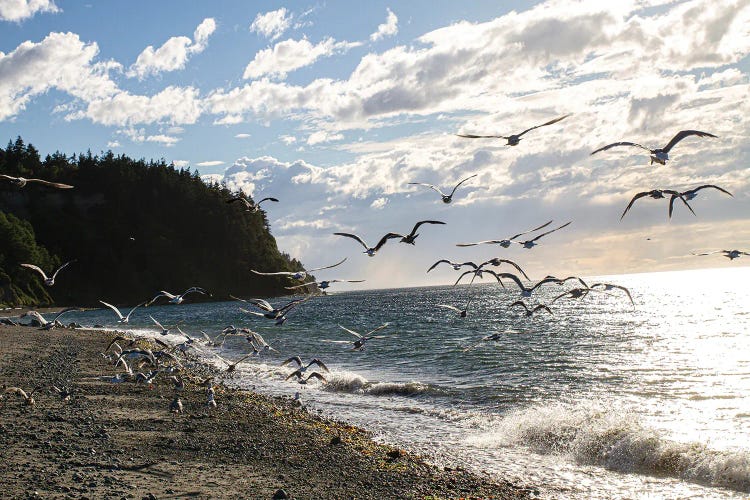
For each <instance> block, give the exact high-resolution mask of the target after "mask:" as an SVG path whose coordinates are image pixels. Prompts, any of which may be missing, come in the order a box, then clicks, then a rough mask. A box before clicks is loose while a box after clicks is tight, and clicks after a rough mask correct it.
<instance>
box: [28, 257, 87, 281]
mask: <svg viewBox="0 0 750 500" xmlns="http://www.w3.org/2000/svg"><path fill="white" fill-rule="evenodd" d="M73 262H75V259H74V260H69V261H68V262H66V263H65V264H63V265H62V266H60V267H58V268H57V270H56V271H55V272H54V273H53V274H52V276H51V277H47V275H46V274H45V273H44V271H42V269H41V268H40V267H39V266H35V265H34V264H21V266H23V267H26V268H29V269H33V270H34V271H36V272H38V273H39V274H41V275H42V279H43V280H44V284H45V285H47V286H52V285H54V284H55V278H57V273H59V272H60V271H62V270H63V269H65V268H66V267H68V265H70V264H72V263H73Z"/></svg>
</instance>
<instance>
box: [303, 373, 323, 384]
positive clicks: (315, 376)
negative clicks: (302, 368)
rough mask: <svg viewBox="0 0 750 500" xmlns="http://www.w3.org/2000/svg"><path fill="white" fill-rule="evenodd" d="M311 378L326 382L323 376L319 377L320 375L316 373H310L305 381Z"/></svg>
mask: <svg viewBox="0 0 750 500" xmlns="http://www.w3.org/2000/svg"><path fill="white" fill-rule="evenodd" d="M311 378H317V379H319V380H320V381H322V382H325V381H326V378H325V377H324V376H323V375H321V374H320V373H318V372H312V373H311V374H310V375H308V376H307V378H306V379H305V381H308V380H310V379H311Z"/></svg>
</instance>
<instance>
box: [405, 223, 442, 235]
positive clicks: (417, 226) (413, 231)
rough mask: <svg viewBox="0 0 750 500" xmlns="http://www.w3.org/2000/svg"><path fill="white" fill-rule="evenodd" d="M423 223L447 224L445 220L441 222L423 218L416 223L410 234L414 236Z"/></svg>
mask: <svg viewBox="0 0 750 500" xmlns="http://www.w3.org/2000/svg"><path fill="white" fill-rule="evenodd" d="M422 224H445V222H441V221H439V220H421V221H419V222H417V223H416V224H414V228H413V229H412V230H411V233H409V235H410V236H414V235H415V234H416V233H417V230H418V229H419V226H421V225H422Z"/></svg>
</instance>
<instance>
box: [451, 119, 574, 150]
mask: <svg viewBox="0 0 750 500" xmlns="http://www.w3.org/2000/svg"><path fill="white" fill-rule="evenodd" d="M569 116H570V115H565V116H561V117H559V118H555V119H554V120H550V121H548V122H546V123H542V124H541V125H536V126H534V127H531V128H527V129H526V130H524V131H523V132H521V133H520V134H513V135H473V134H456V135H457V136H458V137H464V138H466V139H505V140H507V141H508V142H507V143H506V145H507V146H518V143H519V142H521V136H522V135H524V134H525V133H526V132H531V131H532V130H534V129H538V128H540V127H546V126H547V125H552V124H553V123H557V122H559V121H561V120H564V119H565V118H567V117H569Z"/></svg>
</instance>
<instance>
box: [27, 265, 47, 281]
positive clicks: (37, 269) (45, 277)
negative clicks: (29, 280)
mask: <svg viewBox="0 0 750 500" xmlns="http://www.w3.org/2000/svg"><path fill="white" fill-rule="evenodd" d="M21 266H22V267H27V268H29V269H33V270H34V271H36V272H38V273H39V274H41V275H42V278H44V279H45V280H46V279H49V278H47V275H46V274H44V271H42V269H41V268H40V267H39V266H35V265H34V264H21Z"/></svg>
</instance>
